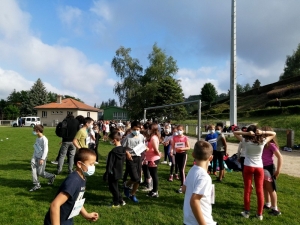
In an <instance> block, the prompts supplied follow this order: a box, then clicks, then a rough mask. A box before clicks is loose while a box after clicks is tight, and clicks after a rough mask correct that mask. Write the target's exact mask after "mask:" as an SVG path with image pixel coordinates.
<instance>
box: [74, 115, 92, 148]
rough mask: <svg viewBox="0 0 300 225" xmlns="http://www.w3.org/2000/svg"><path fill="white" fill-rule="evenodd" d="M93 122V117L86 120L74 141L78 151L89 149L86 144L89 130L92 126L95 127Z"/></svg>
mask: <svg viewBox="0 0 300 225" xmlns="http://www.w3.org/2000/svg"><path fill="white" fill-rule="evenodd" d="M93 122H94V120H93V119H92V118H91V117H86V118H84V122H83V126H82V128H80V129H79V130H78V131H77V133H76V135H75V137H74V139H73V144H74V145H75V147H76V149H80V148H88V145H87V143H86V138H87V136H88V133H87V130H88V128H89V127H90V126H91V125H93Z"/></svg>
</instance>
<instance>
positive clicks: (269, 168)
mask: <svg viewBox="0 0 300 225" xmlns="http://www.w3.org/2000/svg"><path fill="white" fill-rule="evenodd" d="M263 130H265V131H273V129H272V128H271V127H264V128H263ZM274 155H275V156H276V158H277V169H276V170H275V165H274V161H273V158H274ZM262 160H263V165H264V196H265V205H264V208H265V209H271V211H270V212H269V214H270V215H273V216H279V215H281V212H280V211H279V209H278V208H277V192H276V183H275V182H276V179H277V177H278V175H279V173H280V170H281V165H282V155H281V153H280V151H279V150H278V144H277V140H276V137H275V138H274V139H273V140H271V141H270V142H268V143H267V144H266V145H265V147H264V150H263V154H262ZM270 200H271V202H270Z"/></svg>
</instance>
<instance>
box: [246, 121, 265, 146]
mask: <svg viewBox="0 0 300 225" xmlns="http://www.w3.org/2000/svg"><path fill="white" fill-rule="evenodd" d="M256 130H257V127H256V126H255V125H250V126H249V127H248V128H247V132H249V131H252V132H253V133H254V134H255V133H256ZM244 138H245V141H251V142H253V143H257V144H262V143H263V137H262V135H256V134H255V135H254V136H249V135H244Z"/></svg>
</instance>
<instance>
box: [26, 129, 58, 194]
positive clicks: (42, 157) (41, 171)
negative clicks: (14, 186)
mask: <svg viewBox="0 0 300 225" xmlns="http://www.w3.org/2000/svg"><path fill="white" fill-rule="evenodd" d="M43 131H44V127H43V125H35V126H34V128H33V135H36V136H37V139H36V141H35V144H34V145H33V147H34V152H33V156H32V159H31V170H32V180H33V185H34V186H33V188H31V189H30V190H29V191H36V190H38V189H40V188H41V185H40V182H39V179H38V176H41V177H44V178H46V179H49V182H48V184H49V185H52V184H53V182H54V180H55V177H56V176H55V174H52V173H48V172H46V171H45V168H46V160H47V156H48V139H47V138H46V137H45V136H44V134H43Z"/></svg>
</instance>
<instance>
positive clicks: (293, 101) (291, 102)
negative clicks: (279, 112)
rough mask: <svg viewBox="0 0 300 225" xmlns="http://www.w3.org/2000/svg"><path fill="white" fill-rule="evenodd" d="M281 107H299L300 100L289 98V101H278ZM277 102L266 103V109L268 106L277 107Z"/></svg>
mask: <svg viewBox="0 0 300 225" xmlns="http://www.w3.org/2000/svg"><path fill="white" fill-rule="evenodd" d="M280 102H281V106H284V107H287V106H295V105H300V98H291V99H280ZM277 105H278V104H277V101H276V100H275V99H274V100H271V101H268V102H267V103H266V105H265V106H266V107H270V106H277Z"/></svg>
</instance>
